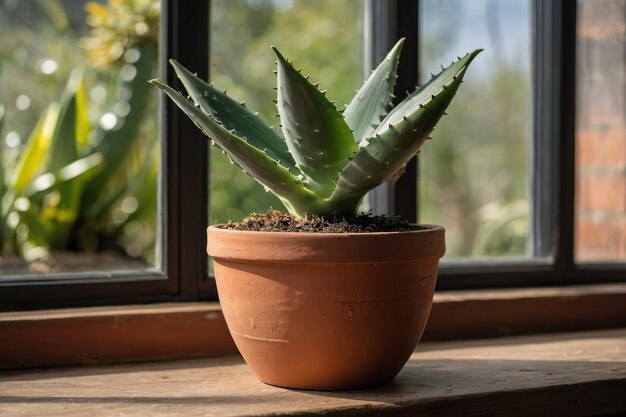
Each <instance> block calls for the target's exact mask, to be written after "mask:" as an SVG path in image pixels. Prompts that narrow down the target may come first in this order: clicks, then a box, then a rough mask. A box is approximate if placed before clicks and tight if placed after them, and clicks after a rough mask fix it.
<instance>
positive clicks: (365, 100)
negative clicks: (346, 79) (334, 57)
mask: <svg viewBox="0 0 626 417" xmlns="http://www.w3.org/2000/svg"><path fill="white" fill-rule="evenodd" d="M403 44H404V38H402V39H400V40H399V41H398V42H397V43H396V45H395V46H394V47H393V49H392V50H391V51H389V53H388V54H387V56H386V57H385V59H384V60H383V61H382V62H381V63H380V64H379V65H378V67H377V68H376V69H375V70H374V71H373V72H372V74H371V75H370V76H369V78H368V79H367V81H366V82H365V83H364V84H363V86H362V87H361V88H360V89H359V91H358V92H357V94H356V96H354V98H353V99H352V101H351V102H350V104H349V105H348V107H346V110H344V112H343V117H344V118H345V119H346V123H347V124H348V126H350V128H351V129H352V130H353V131H354V139H355V140H356V142H357V143H360V142H361V140H363V139H364V138H366V137H368V136H369V135H371V134H372V132H373V131H374V129H375V128H376V126H378V124H379V123H380V121H381V120H382V119H383V118H384V117H385V116H386V115H387V109H388V108H389V105H390V101H391V97H392V95H393V88H394V85H395V84H396V78H397V75H396V70H397V68H398V62H399V60H400V52H401V51H402V45H403Z"/></svg>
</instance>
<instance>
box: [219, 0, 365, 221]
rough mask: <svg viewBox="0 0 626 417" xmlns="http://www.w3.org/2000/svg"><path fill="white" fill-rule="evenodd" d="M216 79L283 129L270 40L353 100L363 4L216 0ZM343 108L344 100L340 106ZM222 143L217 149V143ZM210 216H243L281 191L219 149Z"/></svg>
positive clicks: (339, 95)
mask: <svg viewBox="0 0 626 417" xmlns="http://www.w3.org/2000/svg"><path fill="white" fill-rule="evenodd" d="M211 5H212V10H211V25H212V26H211V68H210V74H211V80H212V81H213V84H214V85H216V86H217V87H219V88H220V89H226V90H227V91H228V93H229V95H231V96H232V97H234V98H236V99H237V100H245V101H246V106H247V107H248V108H250V109H252V110H254V111H258V112H259V115H260V117H261V118H263V119H264V120H265V121H266V122H267V123H268V124H269V125H274V126H275V127H276V129H277V131H279V128H278V124H279V121H278V119H277V117H276V113H277V110H276V106H275V105H274V103H273V102H272V100H273V99H275V98H276V91H275V90H274V87H275V86H276V78H275V76H274V74H273V73H272V72H273V71H274V70H275V69H276V65H275V64H274V60H275V58H274V55H273V53H272V51H271V50H270V45H275V46H276V47H277V48H278V49H280V51H281V52H282V53H283V54H284V55H285V56H287V57H288V58H289V59H293V60H294V62H295V64H296V65H297V66H298V67H302V71H303V73H306V74H310V75H311V80H312V81H314V82H317V81H319V82H320V89H324V90H328V97H329V98H330V99H331V100H336V101H337V103H338V104H339V103H347V102H349V100H350V99H351V98H352V96H353V95H354V90H355V89H356V88H358V86H359V85H360V83H361V80H362V75H363V56H362V55H363V5H364V3H363V2H361V1H349V2H347V1H341V2H337V1H333V0H314V1H313V0H308V1H305V0H236V1H233V0H214V1H212V2H211ZM338 107H340V108H342V107H343V106H338ZM213 149H215V150H217V149H216V148H213ZM210 163H211V165H210V195H209V205H210V209H209V219H210V223H211V224H213V223H221V222H225V221H228V220H233V221H238V220H241V219H243V218H244V217H245V216H247V215H248V214H249V213H251V212H265V211H267V209H268V208H269V207H270V206H271V207H273V208H275V209H284V208H283V205H282V203H281V202H280V201H279V200H278V198H276V197H275V196H274V195H273V194H271V193H269V192H265V191H264V190H263V187H262V186H260V185H259V184H258V183H256V182H255V181H254V180H252V179H251V178H250V177H248V176H247V175H246V174H243V173H242V172H241V170H240V169H239V168H238V167H237V166H235V165H231V164H230V162H229V161H228V159H227V158H226V157H225V156H224V155H223V154H222V153H221V152H211V162H210Z"/></svg>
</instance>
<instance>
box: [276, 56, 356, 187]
mask: <svg viewBox="0 0 626 417" xmlns="http://www.w3.org/2000/svg"><path fill="white" fill-rule="evenodd" d="M272 50H273V51H274V54H275V55H276V57H277V59H278V61H277V62H278V74H277V88H278V100H277V106H278V112H279V114H280V119H281V123H282V130H283V135H284V136H285V139H286V141H287V146H288V147H289V152H291V154H292V155H293V157H294V159H295V161H296V163H297V164H298V168H300V170H301V171H302V173H303V174H304V175H305V176H306V177H307V178H308V179H309V180H310V187H311V189H313V190H314V191H316V192H317V193H318V194H320V196H322V197H328V195H330V192H331V190H332V180H333V179H334V178H336V177H337V172H338V171H339V170H340V169H341V168H342V167H343V166H344V165H345V164H346V161H347V160H348V157H350V156H352V155H353V154H354V153H355V152H356V151H358V146H357V145H356V143H355V142H354V136H353V135H352V132H351V131H350V128H349V127H348V125H347V124H346V122H345V120H344V119H343V116H342V115H341V113H339V112H338V111H337V109H336V108H335V105H334V104H332V103H331V102H330V101H328V99H327V98H326V96H325V95H324V94H323V93H322V92H321V91H319V90H318V89H317V88H316V87H315V86H314V85H313V84H311V83H310V82H309V81H308V80H307V79H306V78H305V77H304V76H302V74H300V72H299V71H298V70H296V69H295V68H294V67H293V66H292V65H291V64H290V63H289V62H288V61H287V60H286V59H285V58H284V57H283V56H282V55H281V54H280V52H279V51H278V50H277V49H276V48H274V47H272Z"/></svg>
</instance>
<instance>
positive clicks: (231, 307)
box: [207, 225, 445, 390]
mask: <svg viewBox="0 0 626 417" xmlns="http://www.w3.org/2000/svg"><path fill="white" fill-rule="evenodd" d="M207 233H208V246H207V250H208V253H209V255H211V256H212V257H213V259H214V261H215V276H216V280H217V289H218V293H219V297H220V302H221V304H222V309H223V312H224V317H225V318H226V323H227V324H228V328H229V329H230V332H231V334H232V336H233V339H234V340H235V343H236V344H237V347H238V348H239V351H240V352H241V354H242V356H243V357H244V359H245V360H246V362H247V363H248V364H249V365H250V367H251V368H252V370H253V371H254V373H255V374H256V375H257V377H258V378H259V379H260V380H261V381H263V382H266V383H268V384H271V385H278V386H282V387H288V388H303V389H315V390H335V389H354V388H365V387H371V386H375V385H381V384H384V383H387V382H389V381H391V380H392V379H393V378H394V377H395V376H396V375H397V374H398V372H400V369H402V367H403V366H404V364H405V363H406V361H407V360H408V358H409V356H410V355H411V353H412V352H413V350H414V349H415V346H416V345H417V343H418V341H419V339H420V337H421V336H422V332H423V331H424V327H425V326H426V321H427V319H428V315H429V313H430V308H431V305H432V299H433V293H434V289H435V281H436V279H437V267H438V264H439V258H441V256H443V254H444V252H445V241H444V233H445V232H444V229H443V228H442V227H439V226H429V227H428V229H426V230H420V231H413V232H393V233H369V234H353V233H348V234H330V233H328V234H326V233H287V232H285V233H283V232H244V231H235V230H227V229H223V228H221V227H220V226H219V225H218V226H211V227H209V228H208V231H207Z"/></svg>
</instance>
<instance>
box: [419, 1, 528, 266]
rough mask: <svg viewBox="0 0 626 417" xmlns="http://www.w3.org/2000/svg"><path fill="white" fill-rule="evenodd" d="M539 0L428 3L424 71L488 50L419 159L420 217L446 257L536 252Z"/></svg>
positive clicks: (423, 24)
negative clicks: (535, 38) (535, 34)
mask: <svg viewBox="0 0 626 417" xmlns="http://www.w3.org/2000/svg"><path fill="white" fill-rule="evenodd" d="M531 3H532V2H531V1H530V0H526V1H508V0H448V1H445V2H442V1H438V0H423V1H421V2H420V25H419V28H420V38H419V53H420V55H419V59H420V68H419V69H420V78H421V82H422V83H423V82H425V81H426V80H428V78H429V73H431V72H432V73H437V72H438V71H440V70H441V67H440V64H443V65H444V66H446V65H449V64H450V61H451V60H453V59H454V60H456V59H457V56H459V55H464V54H465V53H466V52H469V51H472V50H474V49H476V48H484V52H483V53H482V54H480V55H479V56H478V57H477V58H476V60H475V61H474V62H473V63H472V66H471V68H470V69H469V71H468V73H467V75H466V77H465V81H466V82H464V83H463V85H462V86H461V88H460V90H459V95H458V96H457V97H456V98H455V101H454V102H453V103H452V104H451V106H450V108H449V109H448V110H447V113H449V116H447V117H444V118H443V119H442V120H441V122H440V123H439V125H438V126H437V128H436V129H435V131H434V132H433V135H432V137H433V140H432V141H428V142H427V143H426V144H425V146H424V147H423V152H422V153H421V154H420V157H419V185H418V187H419V201H418V211H419V212H418V214H419V216H418V217H419V220H420V222H423V223H436V224H442V225H444V226H445V227H446V230H447V234H446V241H447V254H446V256H447V258H458V257H511V256H525V255H527V254H528V253H529V250H530V248H529V233H530V232H529V230H530V229H529V211H530V204H529V170H528V166H529V158H530V143H531V141H530V137H531V133H532V119H531V115H532V108H531V103H532V100H531V69H530V68H531V67H530V64H531V27H532V21H531Z"/></svg>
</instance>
